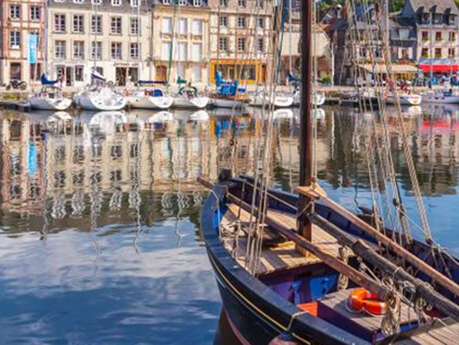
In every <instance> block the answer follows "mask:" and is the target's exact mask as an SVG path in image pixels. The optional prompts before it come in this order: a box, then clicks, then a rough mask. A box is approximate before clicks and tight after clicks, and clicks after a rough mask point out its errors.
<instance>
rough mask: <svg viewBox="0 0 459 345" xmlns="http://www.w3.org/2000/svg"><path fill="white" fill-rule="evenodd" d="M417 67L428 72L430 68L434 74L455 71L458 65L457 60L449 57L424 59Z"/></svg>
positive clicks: (458, 67) (458, 68)
mask: <svg viewBox="0 0 459 345" xmlns="http://www.w3.org/2000/svg"><path fill="white" fill-rule="evenodd" d="M419 68H420V69H421V70H422V71H423V72H424V73H425V74H429V73H430V72H431V70H432V72H433V73H434V74H450V73H457V71H458V70H459V65H458V63H457V61H455V60H450V59H433V60H432V59H425V60H421V61H420V63H419Z"/></svg>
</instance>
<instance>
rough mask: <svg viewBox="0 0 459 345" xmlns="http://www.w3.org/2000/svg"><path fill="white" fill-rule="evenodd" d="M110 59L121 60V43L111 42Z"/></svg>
mask: <svg viewBox="0 0 459 345" xmlns="http://www.w3.org/2000/svg"><path fill="white" fill-rule="evenodd" d="M111 51H112V58H113V59H116V60H121V59H122V58H123V55H122V52H121V42H112V50H111Z"/></svg>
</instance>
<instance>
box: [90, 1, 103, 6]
mask: <svg viewBox="0 0 459 345" xmlns="http://www.w3.org/2000/svg"><path fill="white" fill-rule="evenodd" d="M91 3H92V4H93V5H100V4H102V0H92V1H91Z"/></svg>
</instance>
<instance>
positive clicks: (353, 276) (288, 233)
mask: <svg viewBox="0 0 459 345" xmlns="http://www.w3.org/2000/svg"><path fill="white" fill-rule="evenodd" d="M198 182H199V183H201V184H202V185H203V186H204V187H206V188H209V189H212V188H213V185H212V183H210V182H209V181H206V180H204V179H202V178H198ZM226 196H227V197H228V199H229V200H230V201H231V202H234V203H235V204H236V205H238V206H240V207H241V208H242V209H244V210H245V211H247V212H258V210H257V208H252V207H251V206H250V205H249V204H248V203H246V202H245V201H243V200H241V199H239V198H238V197H237V196H235V195H233V194H231V193H227V194H226ZM265 222H266V224H268V225H269V226H271V227H272V228H273V229H274V230H275V231H277V232H279V233H280V234H281V235H282V236H284V237H285V238H287V239H288V240H290V241H292V242H294V243H295V244H296V245H297V246H298V247H301V248H303V249H304V250H307V251H309V252H311V253H313V254H314V255H315V256H317V257H318V258H319V259H321V260H322V261H323V262H324V263H325V264H326V265H328V266H330V267H331V268H333V269H334V270H336V271H337V272H340V273H341V274H343V275H345V276H346V277H348V278H349V279H350V280H352V281H353V282H354V283H355V284H357V285H359V286H363V287H365V288H366V289H367V290H369V291H371V292H372V293H374V294H375V295H376V296H378V297H379V298H380V299H381V300H384V301H385V300H388V299H389V298H390V297H391V296H392V292H391V291H390V290H389V289H388V288H387V287H385V286H383V285H381V284H379V283H378V282H376V281H375V280H373V279H371V278H370V277H368V276H366V275H365V274H363V273H362V272H360V271H358V270H356V269H355V268H353V267H351V266H349V265H348V264H347V263H345V262H343V261H341V260H340V259H338V258H336V257H334V256H333V255H330V254H328V253H326V252H324V251H323V250H322V249H320V248H319V247H318V246H316V245H314V244H313V243H311V242H310V241H308V240H306V239H305V238H303V237H301V236H300V235H298V234H297V233H296V232H294V231H292V229H288V228H287V227H285V226H284V225H283V224H282V223H281V222H279V221H278V220H276V219H274V218H272V217H269V216H267V217H266V218H265Z"/></svg>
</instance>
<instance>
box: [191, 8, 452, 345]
mask: <svg viewBox="0 0 459 345" xmlns="http://www.w3.org/2000/svg"><path fill="white" fill-rule="evenodd" d="M312 1H313V0H304V1H302V2H301V4H302V18H303V24H302V25H303V28H302V37H303V39H302V55H303V59H302V67H303V68H302V73H303V78H302V85H303V87H302V90H304V93H303V95H302V98H301V101H302V103H301V113H302V114H301V115H302V116H301V118H300V130H299V133H300V135H301V138H300V174H299V176H300V186H301V187H298V189H297V192H298V194H291V193H285V192H281V191H278V190H275V189H269V188H267V186H266V185H265V184H264V183H263V181H265V179H263V178H258V177H255V178H250V177H247V176H241V177H236V176H232V172H231V171H230V170H223V171H221V173H220V176H219V180H218V182H217V184H215V185H214V184H212V183H210V182H208V181H206V180H203V179H200V182H201V183H202V184H203V185H205V186H206V187H208V188H211V189H212V192H211V193H210V194H209V197H208V198H207V200H206V202H205V204H204V206H203V207H202V212H201V230H202V234H203V238H204V242H205V245H206V249H207V253H208V256H209V261H210V263H211V265H212V268H213V270H214V272H215V275H216V281H217V285H218V288H219V291H220V295H221V297H222V301H223V306H224V310H225V313H226V315H227V317H228V321H229V324H230V326H231V328H232V329H233V331H234V334H235V335H236V337H237V338H238V339H239V341H240V342H241V343H243V344H252V345H265V344H283V343H294V344H356V345H357V344H367V345H369V344H410V345H411V344H413V345H414V344H451V345H453V344H456V343H457V341H458V338H459V323H458V319H459V306H458V303H459V298H458V296H459V285H458V282H459V266H458V264H457V259H456V258H454V257H453V256H451V255H450V254H447V253H445V252H444V251H443V250H438V251H436V250H435V249H433V248H434V247H433V246H432V244H431V243H430V242H425V243H424V242H421V241H418V240H415V239H412V238H411V239H409V238H408V237H406V236H405V235H403V234H397V233H395V232H393V231H392V230H390V229H381V231H379V230H377V229H376V225H374V224H372V223H371V222H370V220H369V218H368V217H366V218H365V214H362V215H359V216H357V215H356V214H353V213H351V212H349V211H348V210H346V209H344V208H343V207H342V206H340V205H339V204H338V203H336V202H334V201H333V200H331V199H330V198H329V197H328V196H327V195H326V193H325V192H324V191H323V190H322V189H321V188H320V187H319V186H318V185H317V184H316V183H315V181H314V179H313V167H312V153H313V148H312V147H313V129H312V126H311V123H312V121H311V120H312V119H311V113H312V112H311V110H312V109H311V98H312V95H311V86H312V85H311V83H310V82H309V81H310V80H312V78H311V76H312V70H311V65H312V58H311V56H310V54H309V52H310V45H311V36H312V35H311V31H312V29H311V28H312V25H311V24H312V11H311V8H312ZM365 219H366V220H367V221H365ZM396 237H397V238H399V239H400V240H399V241H395V238H396ZM394 262H395V263H398V264H394ZM359 267H360V269H359ZM431 284H433V285H431ZM421 301H422V302H421ZM418 302H420V303H421V304H418ZM412 308H414V309H415V310H417V312H419V313H420V314H417V312H413V311H411V312H410V310H411V309H412Z"/></svg>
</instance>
